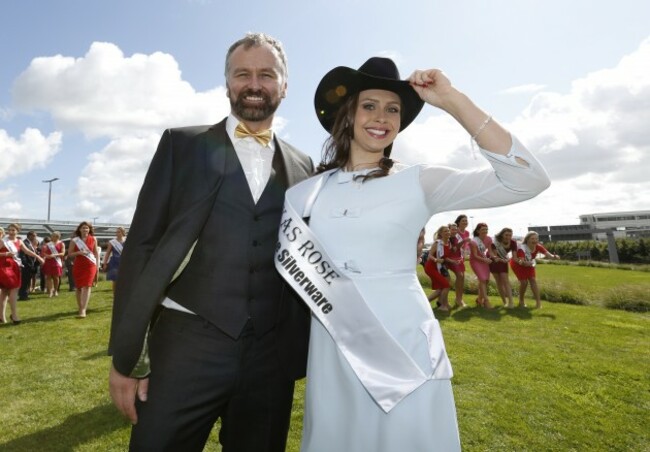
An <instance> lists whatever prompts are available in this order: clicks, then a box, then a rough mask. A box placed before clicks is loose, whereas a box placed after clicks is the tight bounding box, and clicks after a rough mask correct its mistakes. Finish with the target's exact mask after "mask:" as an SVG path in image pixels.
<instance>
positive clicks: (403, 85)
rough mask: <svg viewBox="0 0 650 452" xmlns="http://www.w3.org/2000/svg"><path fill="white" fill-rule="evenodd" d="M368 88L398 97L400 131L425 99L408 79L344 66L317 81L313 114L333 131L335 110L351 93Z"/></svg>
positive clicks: (418, 111)
mask: <svg viewBox="0 0 650 452" xmlns="http://www.w3.org/2000/svg"><path fill="white" fill-rule="evenodd" d="M367 89H382V90H386V91H392V92H394V93H395V94H397V95H398V96H399V97H400V100H401V102H402V115H401V123H400V129H399V130H400V132H401V131H402V130H404V129H406V128H407V127H408V126H409V124H411V122H413V120H414V119H415V118H416V117H417V115H418V114H419V113H420V110H422V107H423V106H424V102H423V101H422V99H420V96H418V94H417V93H416V92H415V90H414V89H413V87H412V86H411V85H410V83H409V82H407V81H404V80H395V79H388V78H383V77H377V76H373V75H369V74H366V73H363V72H360V71H358V70H356V69H352V68H349V67H346V66H339V67H336V68H334V69H332V70H331V71H329V72H328V73H327V74H325V76H324V77H323V79H322V80H321V81H320V83H319V84H318V87H317V88H316V94H315V96H314V107H315V108H316V116H317V117H318V120H319V121H320V123H321V125H322V126H323V128H324V129H325V130H327V131H328V132H331V131H332V126H333V125H334V120H335V119H336V112H337V111H338V110H339V108H340V107H341V105H342V104H343V103H344V102H345V100H346V99H348V98H349V97H350V96H352V95H354V94H356V93H359V92H361V91H364V90H367Z"/></svg>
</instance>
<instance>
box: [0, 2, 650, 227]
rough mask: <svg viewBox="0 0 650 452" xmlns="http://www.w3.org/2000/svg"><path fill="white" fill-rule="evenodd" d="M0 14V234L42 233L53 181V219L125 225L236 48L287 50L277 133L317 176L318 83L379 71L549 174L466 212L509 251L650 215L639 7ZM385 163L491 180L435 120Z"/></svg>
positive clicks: (212, 117) (649, 96)
mask: <svg viewBox="0 0 650 452" xmlns="http://www.w3.org/2000/svg"><path fill="white" fill-rule="evenodd" d="M242 5H246V6H242ZM1 11H2V14H1V16H0V36H1V37H2V39H0V62H1V66H0V67H1V68H2V69H1V70H0V217H3V218H7V217H9V218H15V219H19V220H20V219H45V218H46V216H47V204H48V184H47V183H43V182H42V181H43V180H47V179H52V178H55V177H58V178H59V180H58V181H56V182H54V183H53V184H52V198H51V205H52V208H51V218H52V220H71V221H77V220H83V219H89V220H95V221H96V222H98V223H105V222H124V223H128V222H129V221H130V218H131V215H132V213H133V208H134V205H135V200H136V197H137V193H138V190H139V187H140V184H141V182H142V179H143V177H144V173H145V171H146V169H147V166H148V164H149V161H150V159H151V156H152V154H153V152H154V150H155V147H156V144H157V142H158V139H159V137H160V134H161V133H162V131H163V130H164V129H165V128H168V127H176V126H183V125H190V124H211V123H215V122H218V121H219V120H221V119H222V118H223V117H224V116H225V115H226V114H227V112H228V110H229V106H228V101H227V98H226V97H225V94H224V93H225V90H224V85H225V82H224V77H223V64H224V61H223V60H224V55H225V52H226V50H227V48H228V46H229V45H230V43H232V42H233V41H235V40H237V39H239V38H240V37H241V36H242V35H243V34H244V33H245V32H247V31H264V32H267V33H269V34H272V35H274V36H276V37H277V38H279V39H280V40H281V41H282V42H283V44H284V46H285V48H286V51H287V53H288V56H289V92H288V98H287V99H285V101H284V102H283V104H282V105H281V107H280V109H279V111H278V115H277V117H276V118H277V121H276V128H277V131H278V133H279V134H280V135H281V136H282V137H283V138H285V139H287V140H288V141H290V142H291V143H293V144H294V145H296V146H298V147H299V148H301V149H303V150H304V151H305V152H307V153H308V154H310V155H311V156H312V157H313V158H314V160H315V161H318V160H319V159H320V150H321V146H322V143H323V141H324V139H325V137H326V135H325V132H324V131H323V130H322V129H321V128H320V126H319V124H318V122H317V120H316V116H315V114H314V111H313V106H312V105H313V104H312V100H313V93H314V89H315V87H316V85H317V84H318V81H319V80H320V78H321V77H322V76H323V74H325V72H327V71H328V70H329V69H331V68H333V67H335V66H339V65H346V66H351V67H358V66H360V65H361V64H362V63H363V62H364V61H365V60H366V59H367V58H368V57H370V56H374V55H384V56H390V57H392V58H393V59H395V60H396V61H397V63H398V66H399V67H400V70H401V72H402V75H403V76H404V77H406V76H407V75H408V74H410V73H411V71H413V70H415V69H425V68H430V67H437V68H441V69H443V70H444V71H445V72H446V73H447V74H448V76H449V77H450V79H451V80H452V82H453V83H454V84H455V85H456V86H457V87H458V88H459V89H460V90H462V91H464V92H465V93H466V94H468V95H469V96H470V97H471V98H472V99H473V100H474V101H475V102H476V103H477V104H479V105H480V106H481V107H482V108H483V109H485V110H486V111H489V112H490V113H492V114H493V115H494V117H495V118H497V119H498V120H499V121H501V122H502V123H503V124H504V125H506V126H507V127H508V128H509V129H510V130H511V131H512V132H513V133H514V134H516V135H517V136H518V137H519V138H520V140H521V141H523V142H524V143H525V144H526V145H527V146H528V148H529V149H531V150H532V151H534V152H535V153H536V154H537V155H538V156H539V158H540V160H541V161H542V162H543V163H544V165H545V166H546V167H547V169H548V172H549V174H550V176H551V179H552V181H553V183H552V186H551V188H550V189H549V190H547V191H546V192H545V193H543V194H542V195H540V196H538V197H537V198H535V199H533V200H531V201H527V202H525V203H521V204H517V205H514V206H508V207H502V208H497V209H482V210H473V211H467V212H465V213H467V214H468V216H470V217H471V222H472V224H475V223H477V222H479V221H485V222H487V223H488V224H489V225H490V229H491V230H492V231H494V230H495V229H500V228H501V227H504V226H510V227H513V228H514V229H515V232H516V233H518V234H521V233H523V232H524V231H525V230H526V228H527V227H528V226H530V225H552V224H577V223H578V216H579V215H581V214H586V213H596V212H615V211H628V210H637V209H650V201H649V200H650V177H649V176H648V173H649V172H650V22H649V21H648V17H650V2H648V1H647V0H619V1H617V2H614V3H612V2H606V1H598V0H571V1H566V0H544V1H541V0H539V1H538V0H492V1H489V2H488V1H483V0H462V1H451V0H445V1H442V0H399V1H397V0H394V1H392V0H375V1H372V2H370V1H362V0H345V1H342V0H310V1H299V0H276V1H259V0H253V1H249V2H245V3H242V2H223V1H218V0H156V1H153V0H138V1H132V0H111V1H101V0H96V1H85V2H84V1H79V0H58V1H44V0H43V1H40V0H3V2H2V10H1ZM394 157H396V158H397V159H399V160H401V161H403V162H406V163H417V162H426V163H431V164H443V165H449V166H453V167H458V168H472V167H478V166H482V165H486V163H485V162H484V161H483V160H482V159H481V158H480V157H479V158H478V159H474V158H473V157H472V153H471V150H470V147H469V138H468V137H467V134H466V133H465V132H464V131H463V130H462V129H461V128H460V126H458V125H457V124H456V123H455V122H454V121H453V120H451V119H450V118H449V117H448V116H446V115H445V114H444V113H442V112H440V111H437V110H436V109H434V108H433V107H430V106H427V107H425V109H424V110H423V112H422V113H421V114H420V116H419V117H418V119H417V120H416V122H415V123H414V124H413V125H411V126H410V127H409V128H408V129H407V130H406V131H405V132H404V133H402V134H401V135H400V137H399V138H398V141H397V143H396V145H395V147H394ZM457 213H459V212H449V213H446V214H441V215H436V216H435V217H434V218H433V219H432V221H431V222H430V224H429V227H430V228H433V227H434V226H437V225H438V224H441V223H446V222H449V221H451V220H453V219H454V218H455V216H456V214H457Z"/></svg>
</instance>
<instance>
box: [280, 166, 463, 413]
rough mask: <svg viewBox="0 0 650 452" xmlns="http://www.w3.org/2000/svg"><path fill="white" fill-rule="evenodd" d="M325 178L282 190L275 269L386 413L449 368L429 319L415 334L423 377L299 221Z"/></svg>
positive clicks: (447, 376) (437, 332) (442, 376)
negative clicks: (427, 366) (427, 364)
mask: <svg viewBox="0 0 650 452" xmlns="http://www.w3.org/2000/svg"><path fill="white" fill-rule="evenodd" d="M331 173H332V172H331V171H330V172H326V173H324V174H322V175H321V176H320V177H315V178H312V179H309V180H307V181H305V182H302V183H301V184H299V185H298V186H296V187H294V188H292V189H290V190H288V191H287V193H286V198H285V204H284V212H283V215H282V222H281V223H280V233H279V243H278V246H277V253H276V255H275V266H276V268H277V270H278V272H279V273H280V275H282V277H283V278H284V279H285V280H286V281H287V283H288V284H289V285H291V287H293V289H294V290H295V291H296V293H298V295H300V297H301V298H302V299H303V301H304V302H305V303H306V304H307V306H309V308H310V309H311V311H312V313H313V314H314V315H315V316H316V317H317V318H318V320H319V321H320V322H321V323H322V325H323V326H324V327H325V328H326V329H327V331H328V332H329V334H330V335H331V337H332V338H333V339H334V341H335V342H336V345H337V346H338V348H339V350H340V352H341V353H342V354H343V356H344V357H345V359H346V360H347V362H348V363H349V364H350V366H351V367H352V370H353V371H354V373H355V374H356V375H357V377H358V378H359V380H360V381H361V383H362V384H363V386H364V387H365V388H366V390H367V391H368V393H369V394H370V395H371V396H372V398H373V399H374V400H375V402H376V403H377V404H378V405H379V406H380V407H381V408H382V409H383V410H384V411H385V412H389V411H390V410H391V409H392V408H394V407H395V406H396V405H397V403H399V402H400V401H401V400H402V399H403V398H404V397H406V396H407V395H408V394H410V393H411V392H413V391H414V390H415V389H417V388H418V387H419V386H420V385H422V384H423V383H425V382H426V381H427V380H431V379H450V378H451V377H452V370H451V364H450V363H449V359H448V358H447V354H446V352H445V348H444V342H443V340H442V335H441V334H440V330H439V328H436V325H435V320H434V319H427V320H426V321H425V322H423V324H422V325H421V326H420V329H421V330H422V331H423V333H424V334H425V335H426V336H427V338H428V341H429V355H430V359H431V366H432V369H433V370H432V371H431V373H430V374H429V375H426V374H425V373H424V372H423V371H422V370H421V369H420V368H419V367H418V365H417V364H416V363H415V362H414V361H413V359H412V358H411V357H410V356H409V355H408V353H406V351H405V350H404V349H403V348H402V347H401V346H400V344H398V343H397V341H395V339H394V338H393V337H392V336H391V335H390V333H389V332H388V331H386V329H385V328H384V326H383V325H382V323H381V321H379V319H377V317H376V316H375V314H374V313H373V312H372V310H371V309H370V308H369V307H368V305H367V304H366V302H365V300H364V299H363V295H362V294H361V293H360V292H359V289H358V288H357V287H356V285H355V283H354V281H353V280H352V279H351V278H349V277H347V276H346V275H345V274H344V273H343V272H342V271H340V270H339V269H338V268H337V267H336V266H335V265H334V263H333V262H332V259H330V258H329V256H328V254H327V252H326V250H325V249H324V247H323V246H322V245H321V244H320V242H319V240H318V238H317V237H316V236H315V235H314V233H313V232H312V231H311V230H310V229H309V227H308V226H307V224H306V223H305V222H304V221H303V220H302V218H303V217H307V216H309V215H310V210H311V207H312V205H313V202H314V201H315V199H316V196H317V195H318V192H319V191H320V189H321V188H322V186H323V185H324V184H325V182H326V181H327V178H328V177H329V175H330V174H331ZM294 206H295V207H294ZM296 212H302V213H303V214H302V215H299V214H298V213H296Z"/></svg>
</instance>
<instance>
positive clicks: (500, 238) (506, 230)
mask: <svg viewBox="0 0 650 452" xmlns="http://www.w3.org/2000/svg"><path fill="white" fill-rule="evenodd" d="M506 232H509V233H511V234H512V229H510V228H503V229H501V230H500V231H499V233H498V234H497V235H495V236H494V238H495V239H497V241H498V242H503V234H505V233H506Z"/></svg>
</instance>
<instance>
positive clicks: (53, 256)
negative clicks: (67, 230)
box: [41, 231, 65, 298]
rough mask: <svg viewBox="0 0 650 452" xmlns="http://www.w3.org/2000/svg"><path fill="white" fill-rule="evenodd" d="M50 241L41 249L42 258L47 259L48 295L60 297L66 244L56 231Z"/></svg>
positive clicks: (45, 271) (44, 268) (44, 266)
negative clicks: (60, 282)
mask: <svg viewBox="0 0 650 452" xmlns="http://www.w3.org/2000/svg"><path fill="white" fill-rule="evenodd" d="M50 239H51V240H50V241H49V242H47V243H44V244H43V246H42V247H41V256H43V257H44V258H45V264H43V274H44V275H45V279H46V286H47V293H48V294H49V297H50V298H52V297H56V296H58V295H59V281H60V279H61V274H62V273H63V256H65V243H63V242H62V241H61V240H60V239H61V233H60V232H58V231H54V232H53V233H52V234H50Z"/></svg>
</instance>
